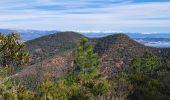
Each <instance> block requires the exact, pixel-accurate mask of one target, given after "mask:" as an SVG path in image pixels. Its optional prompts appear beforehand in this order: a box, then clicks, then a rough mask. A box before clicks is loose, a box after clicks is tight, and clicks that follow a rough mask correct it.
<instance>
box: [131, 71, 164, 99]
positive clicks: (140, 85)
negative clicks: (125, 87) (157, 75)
mask: <svg viewBox="0 0 170 100" xmlns="http://www.w3.org/2000/svg"><path fill="white" fill-rule="evenodd" d="M129 80H130V82H131V84H132V85H133V89H132V92H131V93H130V94H129V98H130V99H132V100H166V99H167V97H166V96H165V95H164V94H163V93H164V90H167V89H166V87H165V85H163V83H162V82H161V81H160V80H158V79H153V78H151V77H148V76H147V75H144V74H143V73H139V72H137V73H133V74H129Z"/></svg>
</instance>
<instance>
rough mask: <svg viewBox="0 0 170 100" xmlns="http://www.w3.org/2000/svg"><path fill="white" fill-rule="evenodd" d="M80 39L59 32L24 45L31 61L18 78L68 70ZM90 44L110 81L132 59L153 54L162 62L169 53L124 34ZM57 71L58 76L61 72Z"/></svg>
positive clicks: (69, 33)
mask: <svg viewBox="0 0 170 100" xmlns="http://www.w3.org/2000/svg"><path fill="white" fill-rule="evenodd" d="M82 37H84V36H83V35H81V34H78V33H76V32H60V33H57V34H51V35H47V36H43V37H40V38H37V39H34V40H30V41H28V42H26V48H27V50H28V51H29V52H30V54H31V57H32V60H31V62H30V65H29V66H30V67H29V66H28V67H26V68H25V69H24V70H23V71H21V72H20V73H18V74H19V75H20V76H22V75H25V74H29V72H30V73H32V74H33V73H34V72H35V69H36V66H39V69H43V70H46V69H51V68H52V69H53V70H55V69H62V70H66V69H68V68H71V66H72V64H73V62H72V60H73V59H72V51H73V49H74V48H75V47H76V44H77V43H78V41H79V39H80V38H82ZM90 41H91V42H92V44H93V46H94V51H95V52H96V53H97V54H98V55H99V58H100V59H101V66H100V69H101V71H102V73H103V75H105V76H106V77H111V76H112V75H113V74H114V73H115V72H116V71H119V70H126V68H128V65H129V62H130V61H131V60H132V59H133V58H134V57H136V56H142V55H143V54H144V53H145V52H151V53H154V54H156V55H158V56H160V58H161V59H164V58H166V56H167V55H168V53H169V51H170V49H157V48H151V47H147V46H144V45H142V44H140V43H138V42H136V41H135V40H133V39H131V38H130V37H129V36H127V35H125V34H115V35H110V36H106V37H102V38H94V39H90ZM58 67H59V68H58ZM28 70H29V71H28ZM30 70H31V71H30ZM33 70H34V71H33ZM57 71H60V72H58V73H61V70H57ZM57 71H56V73H57ZM63 72H64V71H63ZM34 74H35V73H34ZM60 75H61V74H60ZM60 75H59V76H60ZM56 77H57V76H56Z"/></svg>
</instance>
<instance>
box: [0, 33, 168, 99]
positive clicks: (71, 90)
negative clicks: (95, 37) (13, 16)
mask: <svg viewBox="0 0 170 100" xmlns="http://www.w3.org/2000/svg"><path fill="white" fill-rule="evenodd" d="M0 39H1V45H0V56H1V62H0V63H1V68H0V69H1V70H0V100H169V99H170V87H169V86H170V85H169V84H168V83H167V82H166V81H167V79H166V78H168V77H170V72H169V71H170V56H169V57H167V58H166V60H162V59H160V58H159V57H157V56H156V55H154V54H152V53H150V52H146V53H145V54H144V55H143V56H142V57H134V59H132V60H131V62H130V65H129V68H128V69H127V70H121V71H117V72H116V73H114V75H112V77H111V78H106V77H104V75H103V74H102V73H101V72H100V70H99V69H100V64H101V60H100V58H99V56H98V54H96V53H95V52H94V51H93V46H92V44H91V42H90V41H89V40H88V39H87V38H82V39H81V40H80V41H79V42H78V44H77V46H76V48H75V49H74V53H73V58H74V59H73V60H74V61H73V68H72V69H70V70H69V71H68V72H67V73H66V74H65V76H64V77H61V78H57V79H54V78H53V77H51V76H50V74H49V73H40V72H39V74H41V75H39V76H44V77H43V78H40V77H39V76H38V75H37V76H36V75H35V76H31V75H30V76H24V77H22V78H15V77H12V78H11V75H13V74H16V73H17V72H19V71H20V70H22V69H23V66H24V65H25V64H27V63H28V61H29V57H30V56H29V54H28V52H27V51H26V50H25V49H24V43H22V42H20V41H19V40H18V39H19V36H18V35H17V34H10V35H0Z"/></svg>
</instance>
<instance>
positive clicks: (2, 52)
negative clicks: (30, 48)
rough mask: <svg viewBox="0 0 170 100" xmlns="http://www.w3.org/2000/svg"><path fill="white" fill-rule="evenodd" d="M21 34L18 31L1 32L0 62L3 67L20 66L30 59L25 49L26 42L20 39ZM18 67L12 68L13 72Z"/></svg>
mask: <svg viewBox="0 0 170 100" xmlns="http://www.w3.org/2000/svg"><path fill="white" fill-rule="evenodd" d="M19 39H20V36H19V34H17V33H12V34H9V35H3V34H0V57H1V59H0V60H1V61H0V64H1V65H2V66H3V67H7V66H8V67H10V66H15V67H17V66H19V65H23V64H25V63H27V62H28V61H29V55H28V53H27V52H26V51H25V50H24V46H25V45H24V43H23V42H20V41H19ZM15 70H16V69H14V68H11V69H10V71H11V72H13V71H15Z"/></svg>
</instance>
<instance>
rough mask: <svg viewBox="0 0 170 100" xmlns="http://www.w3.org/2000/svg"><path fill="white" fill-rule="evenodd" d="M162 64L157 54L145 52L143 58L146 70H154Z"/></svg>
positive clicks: (143, 65)
mask: <svg viewBox="0 0 170 100" xmlns="http://www.w3.org/2000/svg"><path fill="white" fill-rule="evenodd" d="M160 65H161V62H160V59H159V58H158V57H157V56H155V55H153V54H151V53H148V52H146V53H145V54H144V56H143V59H142V67H143V68H142V69H144V71H154V69H156V68H158V67H160ZM146 69H147V70H146Z"/></svg>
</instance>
